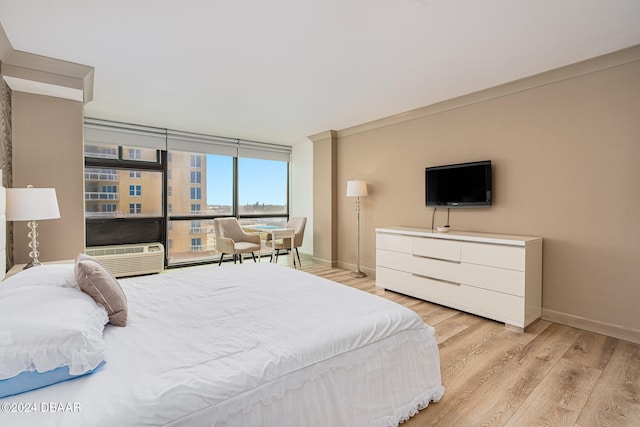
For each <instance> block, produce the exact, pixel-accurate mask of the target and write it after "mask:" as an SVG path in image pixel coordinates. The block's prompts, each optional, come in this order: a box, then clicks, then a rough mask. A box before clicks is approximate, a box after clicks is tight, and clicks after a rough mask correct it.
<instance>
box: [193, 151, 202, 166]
mask: <svg viewBox="0 0 640 427" xmlns="http://www.w3.org/2000/svg"><path fill="white" fill-rule="evenodd" d="M190 165H191V167H192V168H201V167H202V155H201V154H192V155H191V161H190Z"/></svg>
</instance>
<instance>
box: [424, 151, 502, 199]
mask: <svg viewBox="0 0 640 427" xmlns="http://www.w3.org/2000/svg"><path fill="white" fill-rule="evenodd" d="M425 200H426V205H427V207H433V208H439V207H445V208H481V207H489V206H491V160H484V161H481V162H471V163H459V164H455V165H443V166H433V167H428V168H426V169H425Z"/></svg>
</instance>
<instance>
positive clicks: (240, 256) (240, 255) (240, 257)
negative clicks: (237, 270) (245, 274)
mask: <svg viewBox="0 0 640 427" xmlns="http://www.w3.org/2000/svg"><path fill="white" fill-rule="evenodd" d="M238 259H240V264H242V254H238Z"/></svg>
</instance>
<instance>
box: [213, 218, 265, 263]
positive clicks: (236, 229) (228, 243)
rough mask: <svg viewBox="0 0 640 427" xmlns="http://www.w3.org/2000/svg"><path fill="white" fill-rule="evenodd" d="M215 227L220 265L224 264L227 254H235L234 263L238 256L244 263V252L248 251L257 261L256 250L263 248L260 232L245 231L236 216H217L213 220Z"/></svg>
mask: <svg viewBox="0 0 640 427" xmlns="http://www.w3.org/2000/svg"><path fill="white" fill-rule="evenodd" d="M213 229H214V231H215V234H216V250H217V251H218V252H220V253H221V254H220V262H219V263H218V265H221V264H222V258H223V257H224V255H225V254H229V255H233V263H234V264H235V263H236V262H237V258H240V263H242V254H248V253H251V256H252V257H253V261H254V262H255V261H256V256H255V254H254V252H255V251H258V253H259V252H260V248H261V243H260V236H259V235H258V234H248V233H245V232H244V230H242V227H241V226H240V223H239V222H238V220H237V219H236V218H216V219H214V220H213Z"/></svg>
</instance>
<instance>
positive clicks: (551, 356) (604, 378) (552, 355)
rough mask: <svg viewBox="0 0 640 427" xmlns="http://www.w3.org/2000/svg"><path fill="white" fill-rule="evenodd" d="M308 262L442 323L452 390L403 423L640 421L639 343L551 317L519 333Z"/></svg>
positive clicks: (316, 270) (443, 363)
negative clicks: (562, 323) (557, 321)
mask: <svg viewBox="0 0 640 427" xmlns="http://www.w3.org/2000/svg"><path fill="white" fill-rule="evenodd" d="M285 259H286V261H285ZM285 262H289V259H288V258H284V257H283V258H281V259H280V263H281V264H284V263H285ZM302 264H303V265H302V269H303V270H305V271H307V272H309V273H312V274H315V275H317V276H321V277H325V278H328V279H331V280H334V281H336V282H340V283H342V284H345V285H347V286H351V287H354V288H358V289H361V290H363V291H366V292H370V293H373V294H376V295H379V296H381V297H384V298H387V299H390V300H392V301H395V302H397V303H399V304H402V305H404V306H406V307H408V308H410V309H412V310H413V311H415V312H416V313H418V314H419V315H420V316H421V317H422V319H424V321H425V322H426V323H427V324H429V325H431V326H433V327H434V328H435V330H436V337H437V340H438V346H439V348H440V367H441V372H442V383H443V385H444V387H445V393H444V396H443V398H442V399H441V400H440V402H437V403H431V404H430V405H429V407H427V408H426V409H423V410H422V411H420V413H418V414H417V415H416V416H414V417H413V418H411V419H410V420H409V421H407V422H406V423H404V424H403V425H402V426H403V427H421V426H431V425H437V426H456V427H460V426H542V425H544V426H581V427H586V426H616V427H617V426H640V345H638V344H633V343H630V342H627V341H622V340H618V339H615V338H610V337H606V336H603V335H598V334H594V333H591V332H586V331H583V330H580V329H575V328H571V327H568V326H564V325H560V324H556V323H552V322H548V321H544V320H540V321H538V322H536V323H534V324H533V325H532V326H530V327H529V328H528V329H527V331H526V332H525V333H518V332H515V331H511V330H508V329H506V328H505V327H504V324H502V323H497V322H494V321H491V320H488V319H485V318H482V317H478V316H474V315H471V314H467V313H463V312H460V311H457V310H453V309H450V308H447V307H443V306H439V305H436V304H431V303H428V302H425V301H421V300H418V299H415V298H411V297H407V296H404V295H401V294H397V293H394V292H390V291H384V290H382V289H380V288H376V287H375V281H374V279H372V278H369V277H366V278H363V279H353V278H351V277H350V276H349V272H348V271H345V270H342V269H335V268H327V267H322V266H318V265H314V264H313V263H312V262H311V261H307V260H303V262H302Z"/></svg>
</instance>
